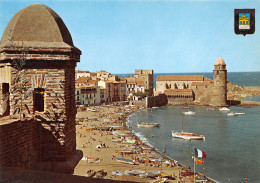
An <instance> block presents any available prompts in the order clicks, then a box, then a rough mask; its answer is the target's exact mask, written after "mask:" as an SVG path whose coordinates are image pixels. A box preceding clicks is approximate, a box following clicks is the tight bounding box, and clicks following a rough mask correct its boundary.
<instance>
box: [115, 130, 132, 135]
mask: <svg viewBox="0 0 260 183" xmlns="http://www.w3.org/2000/svg"><path fill="white" fill-rule="evenodd" d="M112 134H113V135H115V136H131V135H133V133H132V132H130V131H113V132H112Z"/></svg>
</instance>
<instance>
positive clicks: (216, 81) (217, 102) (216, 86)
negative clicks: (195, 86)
mask: <svg viewBox="0 0 260 183" xmlns="http://www.w3.org/2000/svg"><path fill="white" fill-rule="evenodd" d="M211 104H212V105H213V106H227V70H226V63H225V61H224V60H223V58H222V57H219V58H218V59H217V60H216V63H215V64H214V70H213V97H212V100H211Z"/></svg>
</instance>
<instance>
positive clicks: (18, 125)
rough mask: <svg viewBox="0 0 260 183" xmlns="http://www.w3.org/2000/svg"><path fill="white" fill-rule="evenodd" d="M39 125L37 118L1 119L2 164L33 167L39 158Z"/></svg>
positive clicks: (0, 160)
mask: <svg viewBox="0 0 260 183" xmlns="http://www.w3.org/2000/svg"><path fill="white" fill-rule="evenodd" d="M37 129H38V125H37V122H36V121H35V120H25V121H19V120H17V119H16V120H15V119H9V117H3V118H1V119H0V139H1V140H0V166H1V167H16V168H21V169H31V168H33V167H34V166H35V163H36V162H37V160H38V155H39V154H38V152H39V143H38V139H39V138H38V135H39V134H38V130H37Z"/></svg>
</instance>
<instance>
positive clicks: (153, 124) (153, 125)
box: [137, 123, 160, 128]
mask: <svg viewBox="0 0 260 183" xmlns="http://www.w3.org/2000/svg"><path fill="white" fill-rule="evenodd" d="M159 126H160V123H137V127H145V128H149V127H159Z"/></svg>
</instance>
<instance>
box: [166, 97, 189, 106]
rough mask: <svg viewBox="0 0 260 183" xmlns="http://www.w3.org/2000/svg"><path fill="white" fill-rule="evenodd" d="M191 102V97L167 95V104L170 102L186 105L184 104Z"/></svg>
mask: <svg viewBox="0 0 260 183" xmlns="http://www.w3.org/2000/svg"><path fill="white" fill-rule="evenodd" d="M192 102H193V98H192V97H190V98H180V97H172V98H169V97H168V104H172V105H181V104H183V105H186V104H191V103H192Z"/></svg>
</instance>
